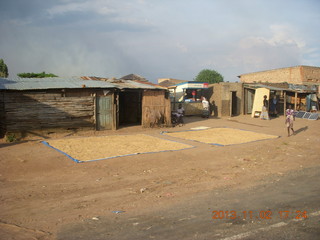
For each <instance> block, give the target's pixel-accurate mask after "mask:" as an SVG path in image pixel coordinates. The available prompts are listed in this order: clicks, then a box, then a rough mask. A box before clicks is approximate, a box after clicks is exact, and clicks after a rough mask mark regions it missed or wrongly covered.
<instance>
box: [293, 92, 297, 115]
mask: <svg viewBox="0 0 320 240" xmlns="http://www.w3.org/2000/svg"><path fill="white" fill-rule="evenodd" d="M297 100H298V93H297V92H295V93H294V110H295V111H297Z"/></svg>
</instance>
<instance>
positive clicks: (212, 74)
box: [195, 69, 223, 83]
mask: <svg viewBox="0 0 320 240" xmlns="http://www.w3.org/2000/svg"><path fill="white" fill-rule="evenodd" d="M195 81H197V82H207V83H219V82H223V76H222V75H221V74H220V73H218V72H217V71H215V70H210V69H203V70H201V71H200V72H199V73H198V75H197V76H196V78H195Z"/></svg>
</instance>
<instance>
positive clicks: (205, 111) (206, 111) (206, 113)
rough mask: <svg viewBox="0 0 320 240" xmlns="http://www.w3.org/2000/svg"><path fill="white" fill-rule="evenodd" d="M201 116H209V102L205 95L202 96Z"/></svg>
mask: <svg viewBox="0 0 320 240" xmlns="http://www.w3.org/2000/svg"><path fill="white" fill-rule="evenodd" d="M202 108H203V110H202V117H206V118H209V115H210V109H209V102H208V100H207V99H206V98H205V97H202Z"/></svg>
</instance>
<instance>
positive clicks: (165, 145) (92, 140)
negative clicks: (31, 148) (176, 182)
mask: <svg viewBox="0 0 320 240" xmlns="http://www.w3.org/2000/svg"><path fill="white" fill-rule="evenodd" d="M42 143H44V144H45V145H47V146H49V147H51V148H53V149H56V150H57V151H59V152H61V153H63V154H65V155H66V156H67V157H69V158H71V159H72V160H73V161H75V162H88V161H97V160H103V159H108V158H115V157H122V156H129V155H135V154H142V153H155V152H164V151H176V150H182V149H187V148H192V147H193V146H191V145H187V144H183V143H179V142H176V141H171V140H166V139H161V138H158V137H152V136H149V135H144V134H136V135H113V136H101V137H84V138H68V139H58V140H49V141H46V142H45V141H43V142H42Z"/></svg>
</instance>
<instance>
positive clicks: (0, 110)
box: [0, 92, 6, 137]
mask: <svg viewBox="0 0 320 240" xmlns="http://www.w3.org/2000/svg"><path fill="white" fill-rule="evenodd" d="M5 132H6V126H5V112H4V93H3V92H0V137H2V136H3V135H4V134H5Z"/></svg>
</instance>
